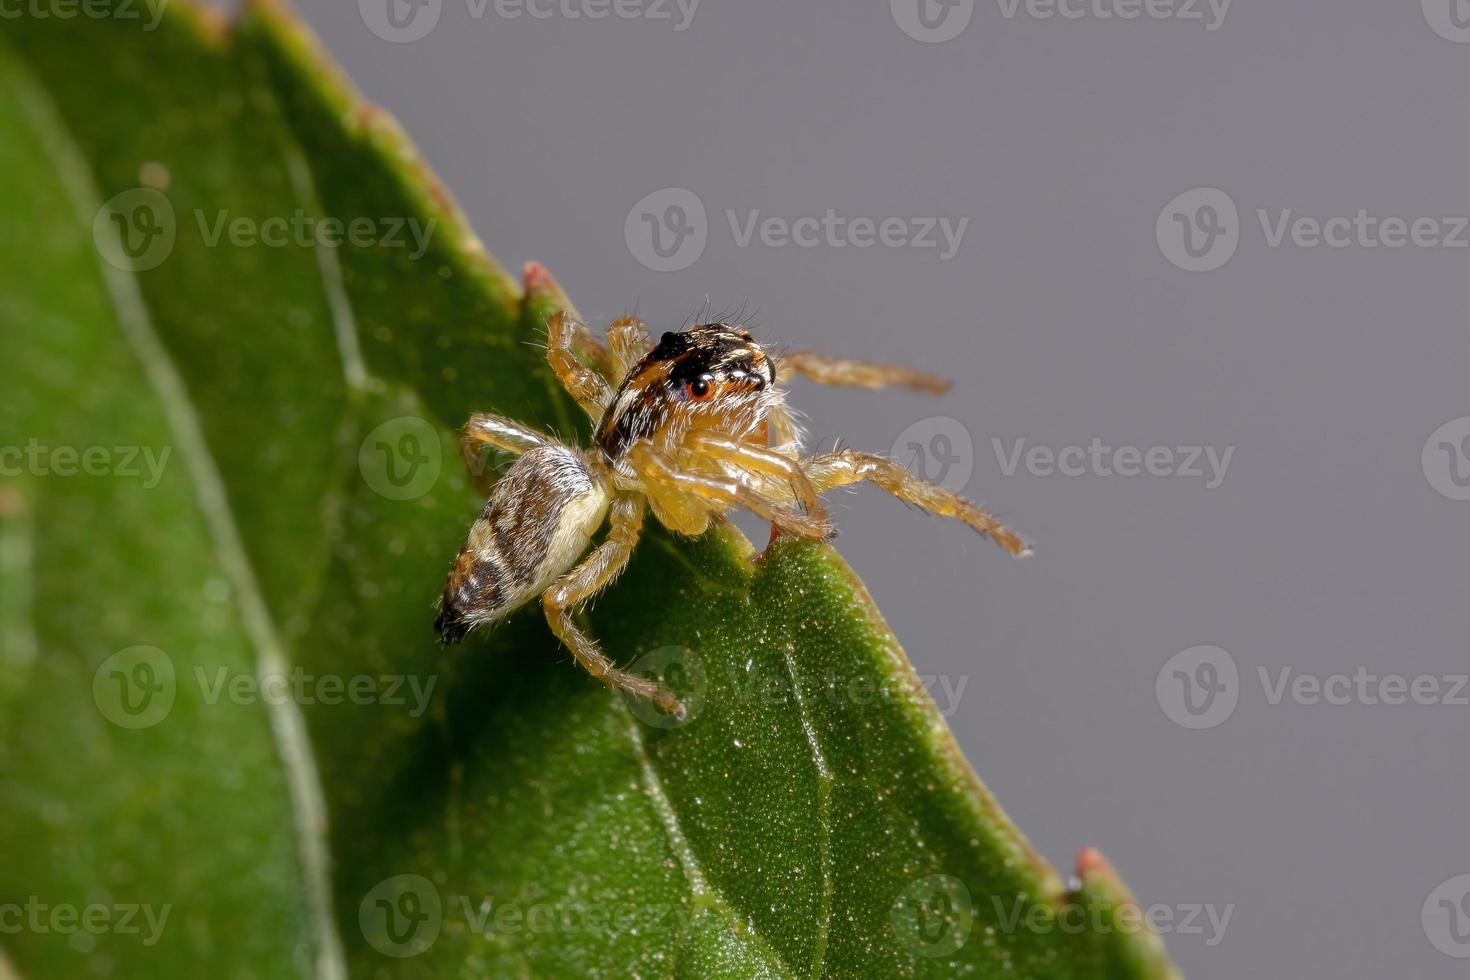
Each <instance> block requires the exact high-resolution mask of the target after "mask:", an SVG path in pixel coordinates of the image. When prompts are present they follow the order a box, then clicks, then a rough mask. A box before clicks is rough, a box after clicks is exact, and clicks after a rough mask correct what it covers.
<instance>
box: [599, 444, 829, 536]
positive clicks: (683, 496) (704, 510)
mask: <svg viewBox="0 0 1470 980" xmlns="http://www.w3.org/2000/svg"><path fill="white" fill-rule="evenodd" d="M627 460H628V462H629V463H630V464H631V465H632V466H633V468H634V469H635V470H636V471H637V472H638V474H639V476H640V477H642V478H643V481H644V484H645V486H646V489H647V493H648V497H649V502H650V503H651V504H653V507H654V512H655V513H656V514H657V515H658V517H659V519H660V520H661V521H663V522H664V523H665V524H667V525H668V526H669V528H670V530H673V531H677V532H678V533H680V534H701V533H703V532H704V530H705V529H706V528H707V527H708V526H709V521H710V518H711V517H712V516H714V515H716V514H723V513H724V512H725V511H727V510H729V509H730V508H732V507H744V508H745V509H746V510H748V511H750V512H751V513H752V514H755V515H756V516H757V517H759V518H761V519H762V520H766V521H770V522H771V523H772V524H774V525H776V526H777V527H779V528H781V529H782V530H783V531H789V532H791V533H792V534H797V535H800V536H802V537H807V538H827V537H831V535H832V526H831V524H829V523H828V522H827V521H826V520H824V519H823V518H821V517H819V516H813V515H811V514H803V513H801V512H800V511H798V510H796V509H795V508H794V507H792V506H790V504H789V503H788V502H787V501H784V500H780V499H777V498H775V497H773V496H770V495H767V494H766V493H763V492H761V491H760V490H758V489H757V488H755V487H753V486H750V485H749V484H747V483H744V482H741V481H740V480H738V479H735V478H733V477H731V476H723V477H717V476H706V475H704V474H702V473H694V472H690V471H689V470H687V469H684V468H682V467H680V466H679V465H678V464H677V463H676V462H675V461H674V460H672V459H671V458H669V456H668V455H667V454H665V453H664V452H662V451H661V450H659V449H658V448H657V447H656V446H654V445H653V443H651V442H649V441H648V440H646V439H645V440H640V441H638V442H635V443H634V444H633V445H632V446H631V447H629V449H628V452H627Z"/></svg>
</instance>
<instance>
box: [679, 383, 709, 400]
mask: <svg viewBox="0 0 1470 980" xmlns="http://www.w3.org/2000/svg"><path fill="white" fill-rule="evenodd" d="M684 392H685V394H687V395H688V396H689V397H690V398H691V399H693V400H694V401H697V402H701V401H704V400H705V399H706V398H708V397H709V396H710V385H709V378H695V379H694V380H693V381H688V382H685V384H684Z"/></svg>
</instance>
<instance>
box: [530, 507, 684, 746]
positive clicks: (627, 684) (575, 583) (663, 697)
mask: <svg viewBox="0 0 1470 980" xmlns="http://www.w3.org/2000/svg"><path fill="white" fill-rule="evenodd" d="M642 526H643V498H641V497H639V496H637V495H636V494H623V495H620V496H619V497H617V498H616V499H615V500H614V501H613V502H612V506H611V508H610V509H609V512H608V532H607V539H606V540H605V541H603V543H602V544H601V545H599V546H598V547H597V549H596V550H595V551H593V552H592V554H590V555H588V556H587V559H586V560H585V561H583V562H582V564H580V565H578V566H577V567H576V568H573V569H572V570H571V571H570V572H567V573H566V574H565V575H563V576H562V577H561V578H559V579H557V581H556V582H555V584H553V585H552V586H551V588H549V589H547V590H546V591H545V592H544V593H542V595H541V605H542V608H543V609H545V611H546V621H547V622H548V623H549V624H550V625H551V631H552V632H553V633H555V634H556V637H557V639H559V640H561V642H562V643H563V644H565V645H566V647H567V649H568V650H570V651H572V656H573V657H575V658H576V659H577V663H579V664H581V665H582V668H583V669H584V670H586V671H587V673H589V674H591V675H592V676H593V677H595V678H597V679H598V680H600V681H602V682H603V683H604V684H607V685H609V686H610V687H613V688H616V689H618V690H622V691H629V692H631V693H633V694H636V695H638V696H639V697H642V698H647V699H648V700H650V701H652V702H653V703H654V704H656V705H658V706H659V708H660V709H662V710H663V711H665V712H667V713H669V714H671V715H674V716H675V717H680V718H681V717H683V715H684V705H683V703H682V702H681V701H680V700H679V699H678V698H677V697H675V696H674V694H673V692H671V691H670V690H669V689H668V688H666V687H664V686H663V685H662V684H659V683H658V682H656V681H652V680H649V679H648V678H646V677H639V676H637V675H636V674H630V673H628V672H626V671H624V670H620V669H619V668H618V667H616V666H614V664H613V662H612V661H611V660H609V659H608V658H607V655H606V654H605V653H603V652H602V649H601V647H599V646H598V645H597V641H596V640H594V639H593V638H592V637H590V636H588V635H587V633H586V632H584V631H583V630H582V629H581V628H580V627H579V626H577V624H576V623H575V622H573V621H572V614H573V613H574V612H575V611H576V609H577V607H578V606H580V605H581V604H582V603H584V602H586V601H587V600H588V599H590V598H592V597H593V596H595V595H596V594H597V593H599V592H601V591H602V590H603V589H604V588H606V587H607V586H608V585H609V584H610V583H611V582H612V580H613V579H615V578H617V577H618V574H619V573H621V572H622V570H623V569H624V568H625V567H627V564H628V559H629V558H630V557H631V556H632V554H633V548H634V547H635V546H636V545H637V544H638V535H639V531H640V530H641V529H642Z"/></svg>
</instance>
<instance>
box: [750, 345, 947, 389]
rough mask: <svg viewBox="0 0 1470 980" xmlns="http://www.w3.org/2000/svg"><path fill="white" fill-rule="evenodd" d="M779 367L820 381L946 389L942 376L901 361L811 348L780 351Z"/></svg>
mask: <svg viewBox="0 0 1470 980" xmlns="http://www.w3.org/2000/svg"><path fill="white" fill-rule="evenodd" d="M779 365H780V367H779V369H778V370H780V371H783V372H784V371H793V372H795V373H796V374H799V375H801V376H802V377H804V378H808V379H810V380H812V381H815V382H817V383H819V384H824V385H855V386H857V387H859V388H889V387H899V388H913V389H914V390H916V391H925V392H928V393H929V394H931V395H942V394H944V393H945V392H946V391H948V390H949V382H948V381H946V380H945V379H944V378H941V377H938V376H936V375H933V374H929V373H927V372H924V371H918V370H915V369H914V368H911V367H905V366H903V365H902V364H879V363H876V362H873V361H854V360H851V359H849V358H844V357H828V356H827V355H826V354H818V353H816V352H815V351H790V352H788V353H786V354H783V355H781V359H780V361H779Z"/></svg>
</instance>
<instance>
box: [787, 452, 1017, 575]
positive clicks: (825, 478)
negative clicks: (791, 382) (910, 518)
mask: <svg viewBox="0 0 1470 980" xmlns="http://www.w3.org/2000/svg"><path fill="white" fill-rule="evenodd" d="M802 468H803V469H804V470H806V473H807V476H808V477H809V478H810V479H811V481H812V483H813V484H814V485H815V486H816V487H817V489H819V490H829V489H831V488H833V487H845V486H848V485H850V484H853V483H859V482H861V481H863V480H867V481H870V482H871V483H873V484H874V485H875V486H878V487H881V488H882V489H884V490H886V491H888V492H889V493H891V494H893V495H894V496H895V497H897V498H898V499H900V500H903V501H906V502H907V503H911V504H913V505H915V506H916V507H922V508H923V509H924V510H927V511H928V512H929V513H931V514H938V515H939V516H941V517H953V518H956V519H958V520H961V521H964V522H965V523H966V524H968V525H969V526H970V527H972V528H974V529H975V530H976V531H979V532H980V533H981V534H983V535H986V536H987V537H989V538H990V539H991V540H992V541H994V542H995V543H996V544H998V545H1000V546H1001V547H1002V548H1004V549H1005V550H1006V551H1008V552H1010V553H1011V554H1012V555H1015V556H1016V557H1017V558H1024V557H1025V556H1027V555H1029V554H1031V548H1030V546H1029V545H1027V544H1026V542H1025V541H1023V540H1021V538H1020V537H1019V536H1017V535H1016V534H1015V532H1013V531H1011V530H1010V529H1009V528H1007V527H1006V526H1005V525H1004V524H1002V523H1001V522H1000V521H998V520H996V519H995V518H994V517H991V516H990V515H989V514H988V513H986V512H985V510H984V508H982V507H980V505H978V504H974V503H971V502H970V501H968V500H966V499H965V498H964V497H961V496H960V495H959V494H957V493H954V492H952V491H950V490H946V489H945V488H944V487H941V486H939V485H938V484H935V483H930V482H929V481H928V480H925V479H922V478H920V477H917V476H914V474H912V473H910V472H909V471H908V470H906V469H904V468H903V467H902V466H900V465H899V464H898V463H895V462H894V461H893V460H891V459H887V458H885V457H883V456H875V455H873V454H872V453H859V452H854V451H853V450H851V449H842V450H838V451H837V452H835V453H828V454H826V455H823V456H813V457H811V458H810V459H806V460H803V461H802Z"/></svg>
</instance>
